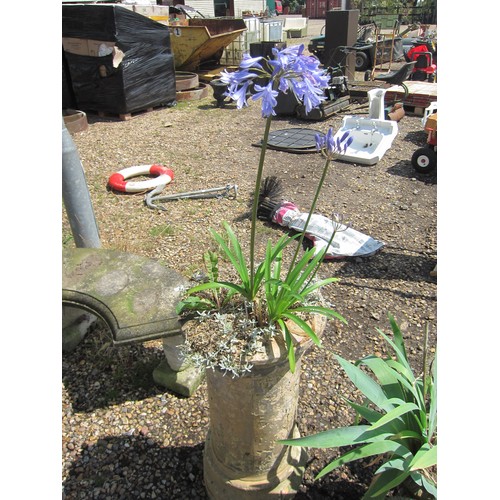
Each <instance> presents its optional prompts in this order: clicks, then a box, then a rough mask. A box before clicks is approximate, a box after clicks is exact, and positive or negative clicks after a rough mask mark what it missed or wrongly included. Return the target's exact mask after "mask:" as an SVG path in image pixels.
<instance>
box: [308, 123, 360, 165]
mask: <svg viewBox="0 0 500 500" xmlns="http://www.w3.org/2000/svg"><path fill="white" fill-rule="evenodd" d="M315 139H316V149H317V151H320V152H321V153H322V154H323V155H324V156H325V157H326V158H328V159H330V160H334V159H335V158H338V157H339V156H340V155H343V154H345V152H346V151H347V148H348V147H349V146H350V145H351V144H352V141H353V140H354V138H353V137H352V135H350V132H349V131H348V130H347V131H346V132H344V133H343V134H342V136H341V137H335V134H334V133H333V129H332V128H329V129H328V132H327V133H326V134H325V135H323V134H316V135H315Z"/></svg>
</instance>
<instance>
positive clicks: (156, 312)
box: [62, 248, 187, 345]
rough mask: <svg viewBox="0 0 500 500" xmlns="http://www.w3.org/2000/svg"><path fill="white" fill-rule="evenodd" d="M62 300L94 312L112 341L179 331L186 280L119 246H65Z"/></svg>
mask: <svg viewBox="0 0 500 500" xmlns="http://www.w3.org/2000/svg"><path fill="white" fill-rule="evenodd" d="M62 276H63V280H62V281H63V283H62V288H63V290H62V302H63V305H66V306H69V307H76V308H81V309H84V310H86V311H89V312H90V313H92V314H95V315H96V316H97V317H98V318H100V319H101V320H102V321H103V322H104V323H105V324H106V325H107V326H108V327H109V330H110V333H111V337H112V340H113V344H114V345H121V344H129V343H132V342H145V341H148V340H155V339H159V338H163V337H168V336H172V335H176V334H178V333H179V332H180V331H181V324H180V322H179V317H178V315H177V313H176V311H175V308H176V306H177V303H178V301H179V299H180V296H181V295H182V293H183V291H184V290H185V288H186V287H187V280H186V279H185V278H184V277H183V276H181V275H180V274H178V273H177V272H176V271H174V270H172V269H169V268H168V267H166V266H164V265H162V264H160V262H158V261H156V260H153V259H149V258H146V257H142V256H139V255H134V254H131V253H127V252H119V251H116V250H104V249H96V248H71V249H69V248H65V249H64V250H63V273H62Z"/></svg>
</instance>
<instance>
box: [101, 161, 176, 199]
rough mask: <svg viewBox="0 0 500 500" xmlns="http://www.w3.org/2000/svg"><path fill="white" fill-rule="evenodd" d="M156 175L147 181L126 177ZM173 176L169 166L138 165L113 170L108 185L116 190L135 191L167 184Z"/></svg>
mask: <svg viewBox="0 0 500 500" xmlns="http://www.w3.org/2000/svg"><path fill="white" fill-rule="evenodd" d="M148 174H149V175H156V176H158V177H155V178H154V179H148V180H147V181H136V182H134V181H129V182H127V181H126V179H129V178H130V177H135V176H137V175H148ZM173 178H174V173H173V172H172V170H170V169H169V168H166V167H164V166H163V165H138V166H136V167H128V168H124V169H123V170H120V171H119V172H115V173H114V174H112V175H111V177H110V178H109V179H108V185H109V187H111V188H113V189H116V190H117V191H123V192H125V193H137V192H139V191H146V190H148V189H152V188H155V187H157V186H160V185H161V184H168V183H169V182H172V179H173Z"/></svg>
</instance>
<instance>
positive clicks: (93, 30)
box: [62, 4, 176, 115]
mask: <svg viewBox="0 0 500 500" xmlns="http://www.w3.org/2000/svg"><path fill="white" fill-rule="evenodd" d="M62 9H63V12H62V14H63V15H62V36H63V89H62V90H63V103H62V104H63V109H64V108H76V109H80V110H83V111H96V112H103V113H111V114H118V115H122V114H130V113H135V112H139V111H144V110H147V109H151V108H155V107H159V106H173V105H175V102H176V101H175V95H176V94H175V91H176V89H175V65H174V56H173V54H172V50H171V46H170V31H169V28H168V26H165V25H163V24H161V23H157V22H156V21H153V20H152V19H149V18H148V17H146V16H143V15H141V14H138V13H136V12H133V11H131V10H129V9H127V8H125V7H121V6H119V5H109V4H108V5H106V4H100V5H99V4H93V5H88V4H68V5H63V6H62Z"/></svg>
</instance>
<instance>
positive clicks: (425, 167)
mask: <svg viewBox="0 0 500 500" xmlns="http://www.w3.org/2000/svg"><path fill="white" fill-rule="evenodd" d="M411 164H412V165H413V168H414V169H415V170H416V171H417V172H419V173H420V174H430V173H431V172H433V171H434V170H436V167H437V153H436V152H435V151H434V150H433V149H431V148H420V149H417V150H416V151H415V152H414V153H413V156H412V157H411Z"/></svg>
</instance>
